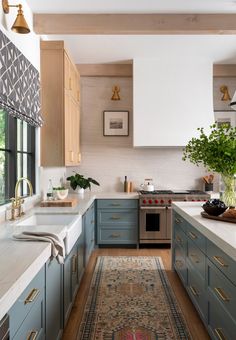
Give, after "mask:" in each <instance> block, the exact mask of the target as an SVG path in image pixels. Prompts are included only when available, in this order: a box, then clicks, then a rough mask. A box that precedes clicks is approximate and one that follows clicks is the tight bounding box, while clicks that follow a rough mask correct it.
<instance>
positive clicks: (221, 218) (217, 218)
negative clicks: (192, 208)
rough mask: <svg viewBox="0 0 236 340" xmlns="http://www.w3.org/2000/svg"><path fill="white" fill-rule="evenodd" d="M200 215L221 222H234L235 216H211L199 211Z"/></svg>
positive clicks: (235, 221)
mask: <svg viewBox="0 0 236 340" xmlns="http://www.w3.org/2000/svg"><path fill="white" fill-rule="evenodd" d="M201 215H202V217H205V218H209V219H211V220H217V221H222V222H230V223H236V218H229V217H223V216H212V215H208V214H207V213H206V212H204V211H202V212H201Z"/></svg>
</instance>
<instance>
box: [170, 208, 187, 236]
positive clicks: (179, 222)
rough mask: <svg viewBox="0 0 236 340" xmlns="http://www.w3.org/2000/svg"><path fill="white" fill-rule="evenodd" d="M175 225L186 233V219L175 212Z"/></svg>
mask: <svg viewBox="0 0 236 340" xmlns="http://www.w3.org/2000/svg"><path fill="white" fill-rule="evenodd" d="M173 223H174V224H175V225H178V226H179V227H180V228H181V229H182V230H183V231H185V229H186V223H187V222H186V221H185V219H184V218H183V217H182V216H180V215H179V214H178V213H177V212H175V211H174V213H173Z"/></svg>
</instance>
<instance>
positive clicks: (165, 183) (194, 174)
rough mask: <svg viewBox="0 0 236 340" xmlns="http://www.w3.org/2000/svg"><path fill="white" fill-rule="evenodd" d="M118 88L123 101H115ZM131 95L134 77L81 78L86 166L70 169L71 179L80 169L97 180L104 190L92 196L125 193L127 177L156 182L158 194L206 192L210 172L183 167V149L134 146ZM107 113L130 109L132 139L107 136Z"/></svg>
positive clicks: (129, 137)
mask: <svg viewBox="0 0 236 340" xmlns="http://www.w3.org/2000/svg"><path fill="white" fill-rule="evenodd" d="M115 84H118V85H119V86H120V88H121V91H120V96H121V100H120V101H111V100H110V98H111V96H112V87H113V86H114V85H115ZM132 91H133V89H132V78H112V77H82V78H81V103H82V107H81V127H82V131H81V148H82V162H81V165H80V166H79V167H77V168H67V175H69V174H71V173H72V171H73V170H76V171H79V172H80V173H82V174H84V175H86V176H91V177H93V178H95V179H96V180H98V181H99V182H100V184H101V187H96V186H93V191H97V190H98V191H100V190H103V191H110V190H115V191H122V190H123V180H124V176H125V175H127V176H128V179H129V180H132V181H133V182H134V186H135V187H138V186H139V185H140V184H141V183H142V182H143V181H144V179H145V178H153V180H154V183H155V185H156V188H158V189H195V188H197V189H203V186H202V185H203V184H202V180H201V177H202V176H203V175H204V174H205V173H206V172H205V170H204V169H203V168H200V167H197V166H194V165H192V164H191V163H189V162H183V161H182V148H158V149H157V148H133V147H132V138H133V134H132V124H133V122H132V106H133V103H132V98H133V93H132ZM104 110H129V112H130V135H129V136H128V137H104V136H103V111H104ZM143 119H145V115H144V117H143ZM166 132H167V133H168V131H166Z"/></svg>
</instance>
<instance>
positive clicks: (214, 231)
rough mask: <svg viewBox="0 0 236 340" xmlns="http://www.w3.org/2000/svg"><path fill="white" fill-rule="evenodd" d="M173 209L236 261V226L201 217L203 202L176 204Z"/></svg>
mask: <svg viewBox="0 0 236 340" xmlns="http://www.w3.org/2000/svg"><path fill="white" fill-rule="evenodd" d="M172 206H173V209H174V210H175V211H176V212H177V213H179V214H180V215H181V216H183V217H184V218H185V219H186V220H187V221H188V222H189V223H190V224H192V225H193V226H194V227H195V228H196V229H197V230H198V231H200V232H201V233H202V234H203V235H204V236H206V237H207V238H208V239H209V240H211V241H212V242H213V243H214V244H215V245H217V246H218V247H219V248H221V249H222V250H223V251H224V252H225V253H226V254H227V255H229V256H230V257H231V258H232V259H233V260H235V261H236V224H234V223H229V222H221V221H216V220H210V219H207V218H204V217H202V216H201V212H202V211H203V209H202V207H201V206H202V203H201V202H174V203H173V204H172Z"/></svg>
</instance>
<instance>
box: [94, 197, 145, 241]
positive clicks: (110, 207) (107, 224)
mask: <svg viewBox="0 0 236 340" xmlns="http://www.w3.org/2000/svg"><path fill="white" fill-rule="evenodd" d="M97 244H98V245H104V244H108V245H111V244H135V245H137V244H138V200H130V199H128V200H126V199H118V200H113V199H111V200H102V199H100V200H97Z"/></svg>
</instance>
